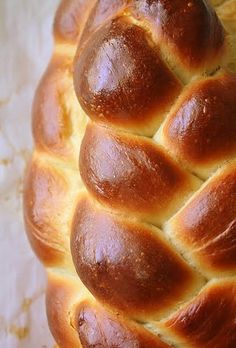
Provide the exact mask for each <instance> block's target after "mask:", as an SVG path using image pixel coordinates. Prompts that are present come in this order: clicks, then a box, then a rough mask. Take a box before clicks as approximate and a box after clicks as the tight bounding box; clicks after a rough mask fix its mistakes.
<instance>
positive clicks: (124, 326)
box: [75, 302, 170, 348]
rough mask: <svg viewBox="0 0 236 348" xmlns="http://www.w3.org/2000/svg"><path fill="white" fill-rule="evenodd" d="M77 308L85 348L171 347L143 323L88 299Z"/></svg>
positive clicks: (77, 321)
mask: <svg viewBox="0 0 236 348" xmlns="http://www.w3.org/2000/svg"><path fill="white" fill-rule="evenodd" d="M76 311H77V313H76V319H75V320H76V324H77V325H76V329H77V331H78V333H79V337H80V340H81V343H82V345H83V347H84V348H90V347H97V348H98V347H103V348H110V347H116V348H136V347H139V348H147V347H152V348H168V347H170V346H169V345H167V344H165V343H163V342H161V341H160V340H159V339H158V337H156V336H154V335H151V334H150V333H149V332H148V331H146V330H144V329H143V328H142V327H141V326H139V325H137V324H136V325H135V324H134V323H132V322H128V321H125V320H124V318H123V317H122V316H121V315H115V314H112V313H109V312H108V311H105V310H104V309H102V308H100V307H97V306H94V305H91V304H89V303H86V302H85V303H81V304H80V306H78V308H77V310H76ZM117 333H119V334H117Z"/></svg>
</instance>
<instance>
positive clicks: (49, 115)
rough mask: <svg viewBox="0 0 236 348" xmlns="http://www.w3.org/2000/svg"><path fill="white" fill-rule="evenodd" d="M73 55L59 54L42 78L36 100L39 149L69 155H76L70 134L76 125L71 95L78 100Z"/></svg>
mask: <svg viewBox="0 0 236 348" xmlns="http://www.w3.org/2000/svg"><path fill="white" fill-rule="evenodd" d="M72 62H73V57H66V56H65V55H56V56H54V57H53V59H52V60H51V62H50V64H49V67H48V69H47V71H46V73H45V74H44V77H43V78H42V80H41V82H40V84H39V87H38V89H37V92H36V94H35V98H34V104H33V135H34V140H35V143H36V146H37V147H38V148H39V149H42V150H45V151H47V152H51V153H52V154H54V155H56V156H59V157H63V158H69V157H73V148H72V144H71V142H70V136H71V134H72V131H73V126H72V123H71V117H70V112H71V110H70V105H69V101H68V99H66V98H65V91H66V93H67V96H68V95H70V100H73V99H74V100H75V96H74V89H73V84H72V79H71V77H70V76H71V74H72ZM62 76H63V78H62Z"/></svg>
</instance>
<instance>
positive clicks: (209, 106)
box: [163, 73, 236, 165]
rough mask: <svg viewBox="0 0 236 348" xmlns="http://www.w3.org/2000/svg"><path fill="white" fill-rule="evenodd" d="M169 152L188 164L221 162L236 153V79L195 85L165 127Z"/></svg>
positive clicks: (228, 77) (229, 77)
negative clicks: (170, 150)
mask: <svg viewBox="0 0 236 348" xmlns="http://www.w3.org/2000/svg"><path fill="white" fill-rule="evenodd" d="M163 132H164V137H165V139H166V140H165V141H167V144H168V145H170V147H171V149H172V151H173V152H174V153H175V154H176V155H177V156H178V157H180V158H181V160H183V161H187V163H190V164H195V165H198V164H200V165H202V164H204V163H206V164H207V165H208V163H212V162H216V163H218V162H220V161H222V160H225V159H226V158H227V157H229V156H232V155H235V154H236V76H235V75H231V74H226V73H224V74H221V75H219V76H216V77H213V78H209V79H205V80H203V81H200V82H197V83H196V84H195V85H194V86H192V87H191V88H190V89H189V90H187V92H186V93H185V94H184V95H183V96H182V97H181V99H180V101H179V102H178V108H177V110H174V112H173V114H172V116H171V117H170V118H169V119H168V122H167V124H166V125H165V127H164V131H163Z"/></svg>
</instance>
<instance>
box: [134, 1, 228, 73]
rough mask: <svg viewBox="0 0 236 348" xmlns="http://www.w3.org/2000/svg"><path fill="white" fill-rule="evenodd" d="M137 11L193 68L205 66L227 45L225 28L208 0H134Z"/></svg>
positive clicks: (180, 58)
mask: <svg viewBox="0 0 236 348" xmlns="http://www.w3.org/2000/svg"><path fill="white" fill-rule="evenodd" d="M134 13H135V15H136V17H137V18H138V19H140V20H143V19H145V20H146V21H148V22H149V23H151V28H152V31H153V34H154V36H156V37H157V39H158V42H159V44H160V45H162V44H164V45H167V46H168V47H169V48H170V49H171V50H172V51H173V53H174V54H177V56H178V57H179V60H180V62H181V63H184V64H186V65H187V66H188V67H189V68H197V67H199V66H201V65H204V63H205V62H206V61H207V60H209V59H211V58H214V56H215V55H216V54H217V53H218V52H219V51H220V48H221V47H222V46H223V43H224V30H223V27H222V25H221V23H220V21H219V19H218V17H217V16H216V13H215V11H214V9H213V7H212V6H210V5H209V4H208V2H207V1H204V0H175V1H173V0H134Z"/></svg>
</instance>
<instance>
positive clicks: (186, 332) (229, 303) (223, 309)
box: [165, 280, 236, 348]
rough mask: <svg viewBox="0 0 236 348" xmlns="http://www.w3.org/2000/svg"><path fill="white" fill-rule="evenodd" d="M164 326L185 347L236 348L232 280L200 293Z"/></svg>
mask: <svg viewBox="0 0 236 348" xmlns="http://www.w3.org/2000/svg"><path fill="white" fill-rule="evenodd" d="M165 325H166V327H167V328H168V330H169V331H170V332H171V334H173V335H175V336H176V337H177V339H178V340H179V342H181V344H183V346H185V345H186V347H189V346H191V347H193V348H199V347H204V348H222V347H224V348H235V347H236V282H235V280H232V281H230V280H225V281H224V282H222V283H219V284H217V283H216V284H215V285H212V286H211V287H209V288H208V289H206V290H203V291H202V292H201V293H200V295H199V296H198V297H197V298H196V299H194V300H193V301H192V302H191V303H190V304H189V305H188V306H187V307H185V308H184V309H181V310H180V311H179V312H177V313H176V314H174V315H173V316H172V317H171V318H170V319H169V320H168V321H167V322H166V324H165Z"/></svg>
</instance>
